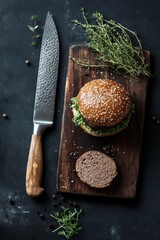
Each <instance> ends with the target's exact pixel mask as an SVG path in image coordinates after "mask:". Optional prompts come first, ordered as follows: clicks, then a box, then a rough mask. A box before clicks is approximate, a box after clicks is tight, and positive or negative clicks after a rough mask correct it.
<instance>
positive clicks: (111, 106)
mask: <svg viewBox="0 0 160 240" xmlns="http://www.w3.org/2000/svg"><path fill="white" fill-rule="evenodd" d="M71 101H72V106H71V107H72V112H73V122H74V123H75V124H76V125H78V126H80V127H81V128H82V129H83V130H84V131H85V132H86V133H88V134H91V135H93V136H96V137H104V136H111V135H114V134H117V133H118V132H120V131H122V130H123V129H125V128H126V127H127V126H128V124H129V121H130V118H131V115H132V113H133V111H134V105H133V104H132V102H131V98H130V95H129V93H128V92H127V91H126V89H125V87H124V86H123V85H122V84H120V83H118V82H117V81H113V80H108V79H96V80H92V81H90V82H88V83H86V84H85V85H84V86H83V87H82V88H81V89H80V91H79V93H78V95H77V97H74V98H72V99H71Z"/></svg>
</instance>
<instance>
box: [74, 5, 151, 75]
mask: <svg viewBox="0 0 160 240" xmlns="http://www.w3.org/2000/svg"><path fill="white" fill-rule="evenodd" d="M82 17H83V20H84V23H82V22H80V21H78V20H73V21H72V22H73V23H74V24H75V25H78V26H80V27H81V28H83V29H84V30H85V33H86V37H87V41H88V43H87V44H88V46H89V47H90V48H91V49H93V50H94V51H96V52H97V60H98V61H99V63H100V64H98V65H97V66H96V65H94V66H92V65H91V66H90V65H89V64H87V63H78V62H77V61H76V60H75V62H77V63H78V64H80V65H82V66H86V67H105V66H106V67H109V69H110V70H111V71H113V72H116V73H123V74H125V75H130V76H132V77H134V78H139V76H140V75H141V74H143V75H146V76H150V75H151V74H150V71H149V68H148V65H147V64H146V63H145V58H144V54H143V49H142V45H141V41H140V39H139V38H138V36H137V34H136V33H135V32H134V31H131V30H130V29H128V28H127V27H125V26H123V25H121V24H120V23H116V22H115V21H113V20H106V19H104V17H103V15H102V14H101V13H99V12H95V13H93V14H92V20H93V23H92V24H91V23H89V20H88V18H87V16H86V13H85V12H84V9H83V8H82ZM133 43H134V44H133Z"/></svg>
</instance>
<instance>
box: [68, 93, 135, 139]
mask: <svg viewBox="0 0 160 240" xmlns="http://www.w3.org/2000/svg"><path fill="white" fill-rule="evenodd" d="M71 102H72V105H71V108H72V110H73V111H74V117H73V118H72V121H73V122H74V124H75V125H76V126H79V125H83V126H85V127H86V128H87V129H88V130H89V131H90V132H93V133H95V134H96V135H102V134H105V133H113V132H114V133H116V132H119V131H121V130H122V129H124V128H125V127H127V126H128V124H129V121H130V118H131V116H132V114H133V113H134V112H135V105H134V104H132V106H131V109H130V111H129V113H128V115H127V116H126V117H125V118H124V119H123V120H122V121H121V122H120V123H118V124H117V125H115V126H114V127H109V128H106V129H104V130H95V129H94V128H92V127H90V126H89V125H88V124H86V122H85V121H84V118H83V116H82V114H81V113H80V111H79V106H78V99H77V97H75V98H72V99H71Z"/></svg>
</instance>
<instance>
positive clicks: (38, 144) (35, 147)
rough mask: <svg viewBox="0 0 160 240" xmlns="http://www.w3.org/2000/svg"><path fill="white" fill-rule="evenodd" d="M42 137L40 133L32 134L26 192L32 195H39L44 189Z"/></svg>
mask: <svg viewBox="0 0 160 240" xmlns="http://www.w3.org/2000/svg"><path fill="white" fill-rule="evenodd" d="M41 138H42V137H41V136H40V135H32V139H31V145H30V151H29V157H28V163H27V171H26V192H27V194H28V195H29V196H31V197H37V196H39V195H41V193H42V192H43V191H44V189H43V188H42V187H41V179H42V172H43V158H42V141H41Z"/></svg>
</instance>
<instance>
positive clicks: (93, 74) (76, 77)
mask: <svg viewBox="0 0 160 240" xmlns="http://www.w3.org/2000/svg"><path fill="white" fill-rule="evenodd" d="M144 54H145V58H146V62H147V63H148V64H149V63H150V52H148V51H145V52H144ZM69 56H71V57H73V58H75V59H76V60H77V61H80V62H87V63H89V64H95V63H96V61H95V59H96V58H95V53H94V52H93V51H91V50H90V49H89V48H88V47H87V46H84V45H75V46H71V47H70V50H69ZM99 78H101V79H103V78H108V79H111V80H115V79H116V80H117V81H119V82H120V83H122V84H123V85H124V86H125V87H126V89H127V91H128V92H129V93H130V95H131V98H132V101H133V103H134V104H135V113H134V115H133V116H132V118H131V121H130V124H129V126H128V128H126V129H125V130H123V131H122V132H120V133H119V134H117V135H114V136H111V137H103V138H97V137H93V136H90V135H88V134H86V133H85V132H83V130H82V129H81V128H80V127H77V126H75V125H74V123H73V122H72V117H73V116H72V112H71V108H70V106H71V100H70V99H71V98H72V97H75V96H77V94H78V92H79V90H80V88H81V87H82V86H83V85H84V84H85V83H86V82H88V81H91V80H93V79H99ZM147 84H148V78H147V77H144V76H142V77H141V78H140V79H139V81H135V80H133V79H130V78H127V77H124V76H122V75H116V74H114V73H111V72H109V71H107V70H100V69H93V68H82V67H81V66H80V65H78V64H76V63H74V62H73V61H72V60H71V59H70V58H69V60H68V72H67V78H66V87H65V98H64V110H63V120H62V129H61V140H60V149H59V159H58V170H57V190H58V191H61V192H70V193H78V194H87V195H97V196H108V197H118V198H132V197H134V196H135V194H136V185H137V178H138V170H139V162H140V154H141V143H142V133H143V122H144V115H145V105H146V93H147ZM89 150H98V151H101V152H104V153H106V154H108V155H109V156H111V157H112V158H113V159H114V160H115V162H116V164H117V169H118V176H117V178H116V179H115V181H114V182H113V183H112V185H111V186H110V187H108V188H104V189H94V188H91V187H89V186H87V185H86V184H84V183H83V182H81V181H80V179H79V178H78V177H77V175H76V172H75V162H76V159H77V158H78V157H79V156H81V155H82V154H83V153H84V152H86V151H89Z"/></svg>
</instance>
